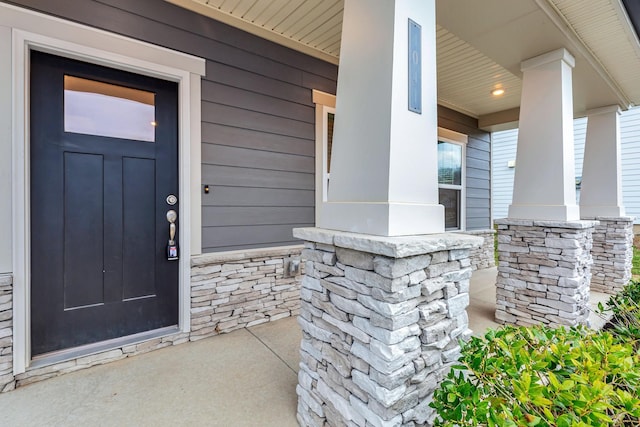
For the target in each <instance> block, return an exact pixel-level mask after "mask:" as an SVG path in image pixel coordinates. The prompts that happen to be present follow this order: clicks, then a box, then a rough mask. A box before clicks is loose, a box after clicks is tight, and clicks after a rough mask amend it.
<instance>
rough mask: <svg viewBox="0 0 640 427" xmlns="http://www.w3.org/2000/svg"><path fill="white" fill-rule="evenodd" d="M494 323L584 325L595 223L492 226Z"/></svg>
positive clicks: (521, 222) (511, 221)
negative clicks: (495, 269) (494, 230)
mask: <svg viewBox="0 0 640 427" xmlns="http://www.w3.org/2000/svg"><path fill="white" fill-rule="evenodd" d="M495 223H496V224H497V225H498V254H499V258H498V278H497V283H496V321H497V322H499V323H507V324H515V325H524V326H529V325H534V324H540V323H543V324H546V325H549V326H560V325H563V326H576V325H578V324H587V320H588V317H589V307H588V303H589V281H590V279H591V271H590V269H591V265H592V263H593V260H592V257H591V246H592V241H593V237H592V234H593V231H594V229H595V226H596V225H597V224H598V222H597V221H535V220H521V219H508V218H507V219H500V220H496V221H495Z"/></svg>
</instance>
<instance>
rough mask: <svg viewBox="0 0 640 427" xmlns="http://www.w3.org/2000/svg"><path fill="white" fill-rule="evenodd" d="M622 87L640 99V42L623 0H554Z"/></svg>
mask: <svg viewBox="0 0 640 427" xmlns="http://www.w3.org/2000/svg"><path fill="white" fill-rule="evenodd" d="M550 1H551V3H553V5H554V6H555V7H556V9H557V10H558V12H559V13H560V14H561V15H562V16H563V17H564V18H565V20H566V21H567V23H568V24H569V25H570V26H571V28H573V30H574V31H575V33H576V34H577V36H578V37H579V38H580V39H581V41H582V42H583V43H584V45H585V46H586V47H587V48H588V49H589V50H590V51H591V52H593V54H594V55H595V56H596V57H597V58H598V59H599V60H600V62H601V63H602V65H603V67H604V68H605V69H606V70H607V72H608V73H609V74H610V75H611V76H612V77H613V79H614V80H615V82H616V83H617V84H618V85H619V87H620V89H622V91H623V92H624V93H625V94H626V95H627V96H628V97H629V98H630V100H631V101H632V102H633V103H635V104H638V103H640V72H639V71H640V45H638V41H637V39H636V35H635V34H634V33H633V32H632V31H628V29H629V26H626V27H625V26H624V25H623V22H624V21H625V20H626V19H627V17H626V13H625V12H624V9H623V8H622V6H621V5H620V2H619V0H607V1H602V0H580V1H576V0H550Z"/></svg>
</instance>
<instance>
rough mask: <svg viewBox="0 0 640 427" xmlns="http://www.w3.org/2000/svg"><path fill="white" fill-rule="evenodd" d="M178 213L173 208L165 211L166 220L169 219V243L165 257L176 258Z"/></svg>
mask: <svg viewBox="0 0 640 427" xmlns="http://www.w3.org/2000/svg"><path fill="white" fill-rule="evenodd" d="M177 219H178V213H177V212H176V211H174V210H173V209H170V210H168V211H167V221H169V244H168V245H167V259H168V260H176V259H178V245H177V244H176V220H177Z"/></svg>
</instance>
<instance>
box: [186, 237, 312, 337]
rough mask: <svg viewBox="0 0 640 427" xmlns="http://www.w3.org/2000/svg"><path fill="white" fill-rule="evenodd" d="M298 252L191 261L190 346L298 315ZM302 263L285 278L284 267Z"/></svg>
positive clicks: (229, 254) (288, 250)
mask: <svg viewBox="0 0 640 427" xmlns="http://www.w3.org/2000/svg"><path fill="white" fill-rule="evenodd" d="M301 250H302V246H287V247H281V248H267V249H251V250H247V251H234V252H224V253H211V254H204V255H198V256H194V257H193V258H192V259H191V336H190V339H191V341H195V340H198V339H202V338H206V337H210V336H213V335H217V334H220V333H226V332H231V331H233V330H236V329H241V328H246V327H250V326H255V325H258V324H260V323H265V322H272V321H275V320H278V319H283V318H285V317H290V316H296V315H298V313H299V312H300V280H301V279H302V276H301V269H302V265H301V263H300V252H301ZM291 259H294V260H296V261H297V262H298V263H300V264H299V265H300V269H298V272H297V273H296V274H295V275H293V276H290V275H288V274H285V264H287V266H288V263H285V261H288V260H291Z"/></svg>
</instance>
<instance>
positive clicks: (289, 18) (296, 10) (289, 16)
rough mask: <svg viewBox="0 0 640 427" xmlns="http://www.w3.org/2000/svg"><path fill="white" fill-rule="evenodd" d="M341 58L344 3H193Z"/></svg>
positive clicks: (278, 0)
mask: <svg viewBox="0 0 640 427" xmlns="http://www.w3.org/2000/svg"><path fill="white" fill-rule="evenodd" d="M192 1H194V2H197V3H201V4H203V5H205V6H207V7H209V8H212V9H213V10H214V11H215V12H218V13H222V14H226V15H228V16H229V17H233V18H236V19H238V20H240V21H244V22H246V23H247V24H250V25H254V26H257V27H261V28H262V29H264V30H266V31H270V32H273V33H275V34H277V35H280V36H283V37H286V38H288V39H290V40H292V41H295V42H297V43H300V44H302V45H305V46H307V47H309V48H311V49H314V50H318V51H320V52H322V53H324V54H326V55H329V56H332V57H334V58H336V59H337V58H338V56H339V55H340V35H341V33H342V9H343V8H344V0H192Z"/></svg>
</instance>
